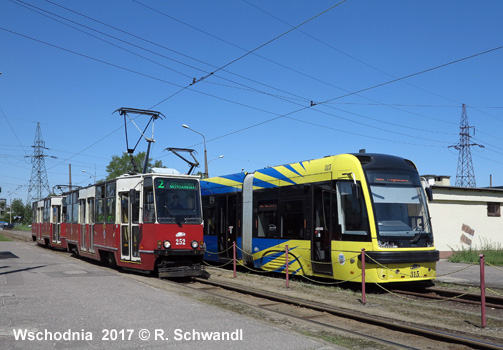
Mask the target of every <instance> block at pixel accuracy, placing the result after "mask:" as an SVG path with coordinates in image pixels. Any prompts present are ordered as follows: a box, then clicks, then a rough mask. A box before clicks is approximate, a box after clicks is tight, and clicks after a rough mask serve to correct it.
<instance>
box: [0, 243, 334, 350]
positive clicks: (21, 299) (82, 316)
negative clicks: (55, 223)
mask: <svg viewBox="0 0 503 350" xmlns="http://www.w3.org/2000/svg"><path fill="white" fill-rule="evenodd" d="M160 282H164V281H160ZM184 293H187V291H184ZM0 315H1V317H0V349H9V350H11V349H23V350H24V349H87V348H92V349H140V348H148V349H161V348H162V349H215V350H217V349H222V348H226V349H231V348H232V349H257V348H269V349H272V348H277V349H280V348H288V349H321V348H323V349H329V348H335V347H331V346H327V344H326V343H324V342H322V341H318V340H316V339H312V338H309V337H306V336H302V335H299V334H298V333H294V332H291V331H288V330H286V329H281V328H279V327H276V326H273V325H271V324H270V323H267V322H262V321H260V320H257V319H255V318H252V317H249V316H248V315H247V310H242V312H241V313H236V312H231V311H226V310H224V309H222V308H219V307H217V306H214V305H209V304H205V303H204V302H202V301H198V300H195V299H194V298H190V297H188V296H184V295H183V292H180V291H175V290H173V291H168V290H163V289H160V288H155V287H152V286H149V285H146V284H144V283H141V282H139V281H137V280H135V279H134V278H132V277H131V276H130V275H128V274H124V273H120V272H118V271H115V270H113V269H104V268H102V267H99V266H94V265H93V264H90V263H88V262H84V261H81V260H79V259H75V258H71V257H70V256H69V255H61V254H56V253H54V252H52V251H50V250H46V249H43V248H40V247H37V246H35V245H34V244H30V243H26V242H0ZM205 335H206V336H209V335H211V337H212V340H202V337H203V336H205ZM23 339H24V340H23Z"/></svg>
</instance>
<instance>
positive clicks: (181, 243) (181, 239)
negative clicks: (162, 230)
mask: <svg viewBox="0 0 503 350" xmlns="http://www.w3.org/2000/svg"><path fill="white" fill-rule="evenodd" d="M175 244H176V245H185V238H177V239H176V242H175Z"/></svg>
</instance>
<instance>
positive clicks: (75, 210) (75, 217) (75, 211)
mask: <svg viewBox="0 0 503 350" xmlns="http://www.w3.org/2000/svg"><path fill="white" fill-rule="evenodd" d="M71 197H72V221H71V222H72V223H78V222H79V193H78V192H73V193H72V195H71Z"/></svg>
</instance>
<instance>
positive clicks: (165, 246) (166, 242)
mask: <svg viewBox="0 0 503 350" xmlns="http://www.w3.org/2000/svg"><path fill="white" fill-rule="evenodd" d="M162 245H163V246H164V248H165V249H169V248H171V242H170V241H164V242H163V243H162Z"/></svg>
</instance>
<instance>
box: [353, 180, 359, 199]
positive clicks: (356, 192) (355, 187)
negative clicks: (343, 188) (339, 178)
mask: <svg viewBox="0 0 503 350" xmlns="http://www.w3.org/2000/svg"><path fill="white" fill-rule="evenodd" d="M351 193H352V195H353V197H355V198H357V199H359V198H360V185H358V184H356V183H353V184H351Z"/></svg>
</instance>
